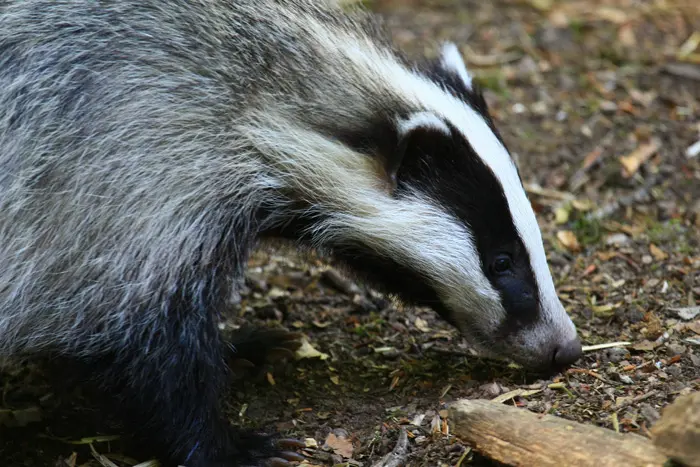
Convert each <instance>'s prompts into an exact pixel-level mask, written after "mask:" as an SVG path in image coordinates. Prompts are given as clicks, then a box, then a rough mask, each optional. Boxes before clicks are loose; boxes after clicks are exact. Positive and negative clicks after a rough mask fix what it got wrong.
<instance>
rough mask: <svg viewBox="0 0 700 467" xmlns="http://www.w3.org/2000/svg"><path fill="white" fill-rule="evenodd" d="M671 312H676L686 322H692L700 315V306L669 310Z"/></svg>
mask: <svg viewBox="0 0 700 467" xmlns="http://www.w3.org/2000/svg"><path fill="white" fill-rule="evenodd" d="M669 309H670V310H671V311H675V312H676V313H677V314H678V317H679V318H681V319H682V320H685V321H690V320H691V319H693V318H695V317H696V316H697V315H700V306H688V307H681V308H669Z"/></svg>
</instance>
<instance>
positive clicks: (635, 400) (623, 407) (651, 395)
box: [614, 390, 657, 412]
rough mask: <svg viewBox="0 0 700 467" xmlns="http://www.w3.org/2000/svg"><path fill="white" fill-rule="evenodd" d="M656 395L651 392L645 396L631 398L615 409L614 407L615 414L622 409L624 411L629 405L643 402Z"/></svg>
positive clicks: (654, 392)
mask: <svg viewBox="0 0 700 467" xmlns="http://www.w3.org/2000/svg"><path fill="white" fill-rule="evenodd" d="M656 394H657V392H656V391H654V390H652V391H649V392H647V393H645V394H642V395H641V396H637V397H633V398H632V399H630V400H628V401H625V402H623V403H622V404H620V405H618V406H617V407H614V409H615V412H619V411H621V410H622V409H626V408H627V407H629V406H630V405H632V404H636V403H637V402H642V401H645V400H647V399H649V398H650V397H653V396H655V395H656Z"/></svg>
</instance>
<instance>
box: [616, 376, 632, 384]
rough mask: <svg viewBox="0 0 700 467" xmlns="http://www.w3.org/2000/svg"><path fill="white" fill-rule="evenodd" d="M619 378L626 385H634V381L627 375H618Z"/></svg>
mask: <svg viewBox="0 0 700 467" xmlns="http://www.w3.org/2000/svg"><path fill="white" fill-rule="evenodd" d="M617 377H618V378H619V379H620V381H622V382H623V383H625V384H634V380H633V379H632V378H630V377H629V376H627V375H617Z"/></svg>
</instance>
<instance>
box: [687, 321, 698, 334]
mask: <svg viewBox="0 0 700 467" xmlns="http://www.w3.org/2000/svg"><path fill="white" fill-rule="evenodd" d="M685 328H686V329H690V330H691V331H693V332H694V333H695V334H700V321H694V322H692V323H688V324H687V325H686V327H685Z"/></svg>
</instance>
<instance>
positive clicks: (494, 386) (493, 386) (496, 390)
mask: <svg viewBox="0 0 700 467" xmlns="http://www.w3.org/2000/svg"><path fill="white" fill-rule="evenodd" d="M479 389H481V390H482V391H483V392H484V393H485V394H484V395H485V396H486V397H491V398H493V397H496V396H498V395H500V394H501V387H500V386H499V385H498V383H488V384H484V385H481V386H480V387H479Z"/></svg>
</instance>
